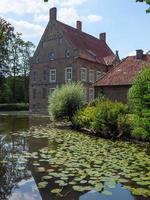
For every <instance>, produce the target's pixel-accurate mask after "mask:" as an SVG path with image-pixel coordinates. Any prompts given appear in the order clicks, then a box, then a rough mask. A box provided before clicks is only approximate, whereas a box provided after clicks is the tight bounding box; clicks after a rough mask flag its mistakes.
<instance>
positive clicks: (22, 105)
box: [0, 103, 29, 111]
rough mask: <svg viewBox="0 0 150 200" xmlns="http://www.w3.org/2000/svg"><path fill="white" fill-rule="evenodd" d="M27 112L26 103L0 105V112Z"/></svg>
mask: <svg viewBox="0 0 150 200" xmlns="http://www.w3.org/2000/svg"><path fill="white" fill-rule="evenodd" d="M24 110H29V104H28V103H12V104H0V111H24Z"/></svg>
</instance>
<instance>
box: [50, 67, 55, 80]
mask: <svg viewBox="0 0 150 200" xmlns="http://www.w3.org/2000/svg"><path fill="white" fill-rule="evenodd" d="M52 72H55V79H54V80H52ZM49 82H50V83H56V69H50V71H49Z"/></svg>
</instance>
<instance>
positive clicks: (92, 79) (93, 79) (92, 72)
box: [89, 70, 95, 83]
mask: <svg viewBox="0 0 150 200" xmlns="http://www.w3.org/2000/svg"><path fill="white" fill-rule="evenodd" d="M89 81H90V82H91V83H94V81H95V75H94V70H90V71H89Z"/></svg>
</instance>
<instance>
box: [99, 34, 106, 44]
mask: <svg viewBox="0 0 150 200" xmlns="http://www.w3.org/2000/svg"><path fill="white" fill-rule="evenodd" d="M99 39H100V40H103V41H104V42H106V33H100V34H99Z"/></svg>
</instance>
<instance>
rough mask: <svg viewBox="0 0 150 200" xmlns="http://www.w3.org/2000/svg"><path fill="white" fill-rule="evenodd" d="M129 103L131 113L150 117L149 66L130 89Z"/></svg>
mask: <svg viewBox="0 0 150 200" xmlns="http://www.w3.org/2000/svg"><path fill="white" fill-rule="evenodd" d="M128 103H129V107H130V109H131V111H132V112H133V113H136V114H138V115H140V116H145V115H146V116H149V117H150V67H149V66H147V67H146V68H145V69H143V70H142V71H141V72H140V73H139V74H138V76H137V77H136V78H135V80H134V83H133V86H132V87H131V88H130V89H129V93H128Z"/></svg>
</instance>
